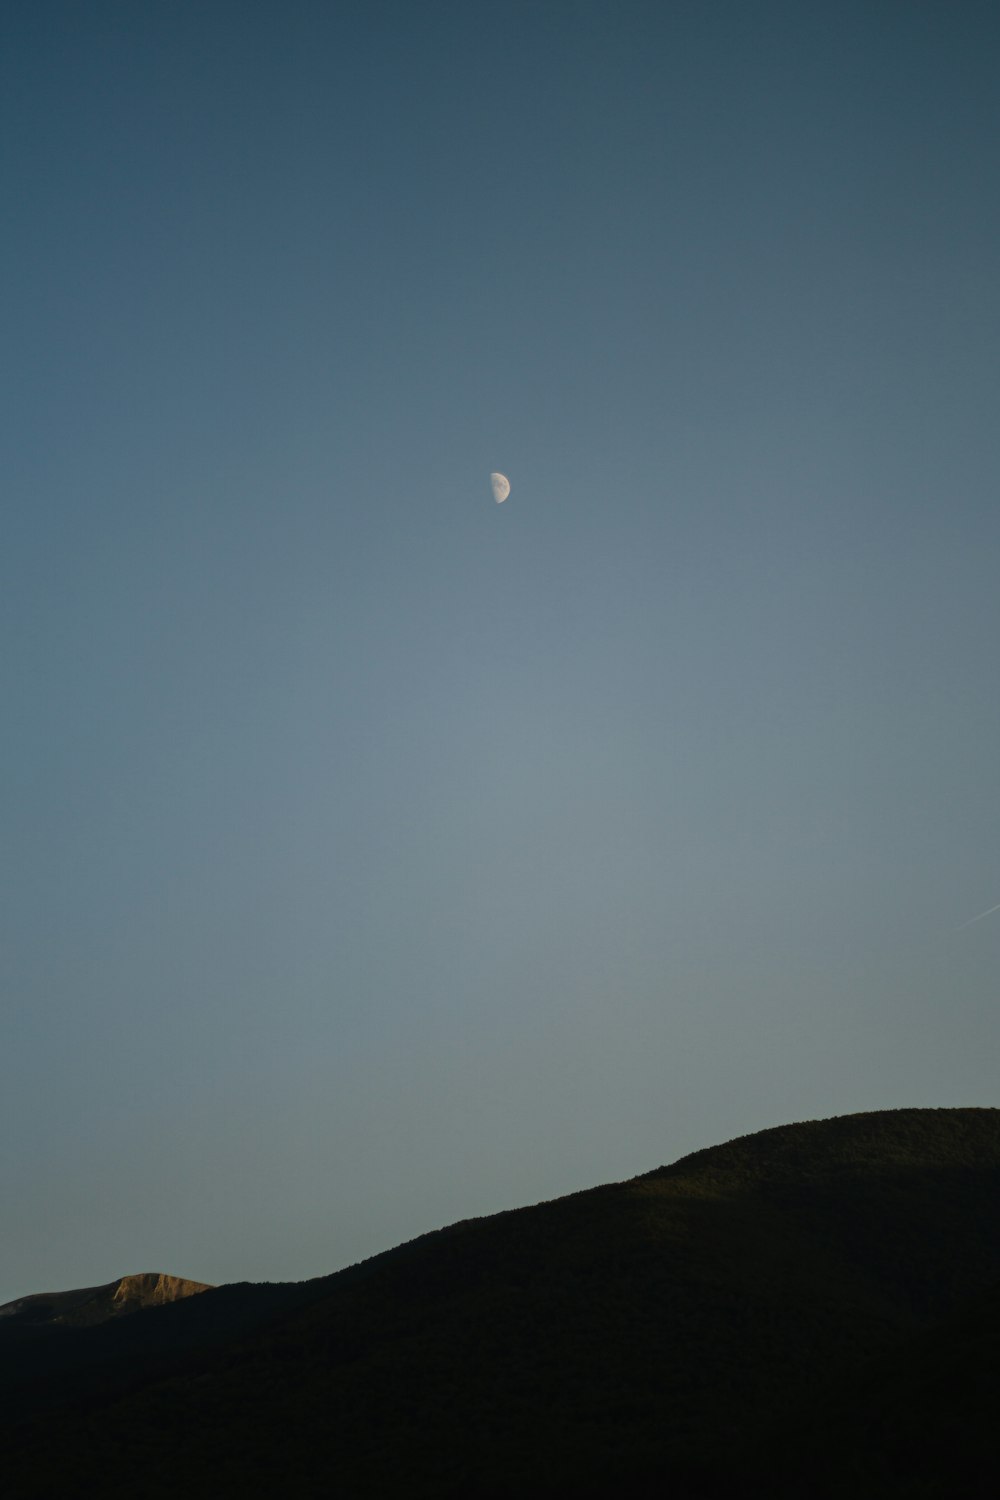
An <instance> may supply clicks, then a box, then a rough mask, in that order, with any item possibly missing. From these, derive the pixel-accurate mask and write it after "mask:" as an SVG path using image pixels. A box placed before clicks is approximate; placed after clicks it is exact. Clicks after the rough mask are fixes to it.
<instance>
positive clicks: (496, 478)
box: [490, 474, 510, 505]
mask: <svg viewBox="0 0 1000 1500" xmlns="http://www.w3.org/2000/svg"><path fill="white" fill-rule="evenodd" d="M490 488H491V489H492V491H493V498H494V500H495V501H496V503H497V504H498V505H502V504H503V503H504V501H505V500H506V498H507V496H508V495H509V494H510V480H509V479H508V478H507V476H506V474H491V475H490Z"/></svg>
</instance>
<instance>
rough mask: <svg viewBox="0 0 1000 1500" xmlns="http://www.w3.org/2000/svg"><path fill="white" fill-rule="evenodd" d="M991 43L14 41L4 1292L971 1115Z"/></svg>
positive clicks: (788, 14) (776, 18)
mask: <svg viewBox="0 0 1000 1500" xmlns="http://www.w3.org/2000/svg"><path fill="white" fill-rule="evenodd" d="M998 43H1000V24H998V21H997V16H996V10H995V7H993V6H992V5H986V4H983V5H979V4H977V3H963V4H961V5H958V6H955V5H954V4H945V3H941V4H936V3H935V4H923V3H917V0H915V3H908V4H902V3H900V4H896V3H892V4H889V3H871V0H866V3H864V4H854V3H843V4H840V5H837V6H832V5H829V4H826V3H823V4H819V3H815V4H814V3H810V0H797V3H794V4H793V3H789V4H780V3H766V0H761V3H759V4H755V5H746V4H735V3H724V0H720V3H718V4H715V5H705V4H703V3H697V4H695V3H691V4H687V3H676V4H670V3H657V4H644V3H625V4H621V5H611V4H607V3H602V4H589V3H586V0H583V3H573V4H570V3H537V0H536V3H532V4H523V5H522V4H489V5H486V4H479V3H475V0H464V3H450V0H449V3H427V4H422V5H419V6H417V5H412V4H408V3H407V4H395V3H365V4H361V3H358V4H353V3H344V4H338V5H325V4H311V3H296V0H292V3H291V4H283V5H280V6H279V5H277V4H272V3H261V4H257V5H253V4H240V5H236V4H228V3H222V0H214V3H213V0H208V3H206V0H200V3H198V4H188V3H186V0H182V3H178V4H175V5H171V6H169V7H168V6H135V5H132V4H124V3H123V4H110V3H103V0H95V3H94V4H91V5H87V6H78V5H70V4H53V3H45V0H36V3H32V4H30V5H28V4H19V3H16V4H12V5H8V6H7V7H5V9H4V13H3V17H2V19H0V142H2V146H0V151H2V157H0V161H2V166H0V173H2V188H3V196H4V202H5V203H6V204H7V206H8V220H9V225H8V232H7V233H6V235H5V236H4V238H3V241H2V243H0V270H2V277H3V288H4V295H3V321H2V329H0V337H2V347H3V350H4V355H3V361H2V367H3V392H2V409H0V440H2V462H3V492H4V507H3V509H4V526H3V547H2V554H0V619H2V629H3V641H4V650H3V657H2V661H0V688H2V694H3V700H2V701H3V705H4V724H5V731H4V740H3V757H4V761H3V772H4V774H3V785H4V798H3V815H2V819H3V820H2V827H0V837H2V845H3V849H4V860H3V879H4V899H3V907H2V918H0V921H2V931H0V950H2V955H3V956H2V965H3V968H2V1004H3V1032H2V1035H3V1047H2V1049H0V1058H2V1064H0V1065H2V1070H3V1073H2V1089H0V1099H2V1104H0V1125H2V1129H3V1138H4V1141H5V1146H6V1150H5V1162H4V1168H3V1172H4V1181H3V1183H2V1191H3V1197H4V1203H5V1205H6V1214H5V1219H6V1230H5V1237H6V1243H5V1246H4V1253H3V1258H2V1263H3V1274H2V1279H0V1300H5V1299H6V1298H12V1297H15V1296H18V1295H23V1294H25V1293H27V1292H32V1291H39V1290H44V1289H47V1288H53V1289H54V1288H58V1287H63V1286H71V1285H85V1284H87V1283H90V1282H97V1281H103V1280H110V1279H111V1278H112V1277H113V1276H116V1275H120V1274H123V1273H125V1272H131V1271H140V1270H147V1269H157V1270H164V1271H169V1272H171V1273H173V1274H177V1275H185V1276H192V1277H196V1278H199V1279H204V1280H210V1281H225V1280H237V1279H250V1280H264V1279H272V1280H276V1279H289V1278H299V1277H304V1276H310V1275H317V1274H321V1273H325V1272H327V1271H331V1270H334V1269H336V1268H337V1267H338V1266H341V1265H343V1264H346V1263H348V1262H350V1261H352V1260H355V1259H358V1258H359V1257H361V1256H364V1255H368V1254H371V1253H374V1252H375V1251H377V1250H380V1249H384V1248H387V1247H388V1246H389V1245H391V1244H394V1243H397V1242H399V1241H400V1240H402V1239H406V1238H410V1237H412V1236H413V1235H415V1234H418V1233H420V1232H422V1231H424V1230H429V1229H433V1228H436V1227H439V1226H440V1225H441V1224H443V1223H447V1222H450V1221H453V1220H455V1219H458V1218H463V1217H469V1216H472V1215H476V1214H482V1213H489V1212H494V1211H497V1210H500V1209H503V1208H508V1207H512V1206H515V1205H518V1204H522V1203H530V1202H534V1201H537V1200H538V1199H541V1198H544V1197H552V1196H555V1195H557V1194H560V1193H564V1192H568V1191H571V1190H574V1189H577V1188H584V1187H589V1186H592V1185H593V1184H595V1183H597V1182H599V1181H602V1180H607V1179H611V1178H620V1177H625V1176H630V1175H633V1174H635V1173H637V1172H640V1171H644V1170H648V1169H650V1168H652V1167H654V1166H656V1165H658V1164H659V1163H661V1162H664V1161H669V1160H672V1159H674V1158H675V1157H677V1156H678V1155H680V1154H682V1153H683V1152H685V1151H688V1150H692V1149H696V1148H698V1147H701V1146H705V1145H709V1144H712V1143H713V1142H715V1141H719V1140H724V1139H727V1138H729V1137H731V1136H733V1135H737V1134H743V1133H746V1132H748V1131H752V1130H756V1129H760V1128H763V1127H765V1126H768V1125H774V1124H780V1123H783V1122H786V1121H788V1120H792V1119H805V1118H814V1117H818V1116H823V1115H829V1114H838V1113H846V1112H849V1111H852V1110H857V1109H866V1108H890V1107H894V1106H899V1105H959V1104H984V1105H985V1104H989V1105H997V1104H1000V1090H998V1085H997V1072H996V1057H997V1055H998V1045H1000V1023H998V1006H997V980H996V975H997V959H998V956H1000V914H998V915H997V916H995V917H994V918H992V919H988V918H987V919H984V920H983V921H982V922H980V923H977V924H975V925H973V926H971V927H967V928H964V929H963V930H962V931H960V932H958V931H956V930H955V929H956V928H958V926H959V924H961V923H963V922H965V921H966V920H967V919H968V918H970V917H971V916H974V915H975V914H976V913H978V912H979V911H982V910H985V909H986V908H987V907H989V906H991V905H992V904H994V903H995V902H997V901H1000V807H998V796H997V792H998V773H997V766H998V765H1000V694H998V692H997V646H998V641H1000V590H998V587H997V577H998V562H1000V558H998V544H1000V505H998V503H997V502H998V494H997V474H998V458H1000V452H998V449H1000V439H998V434H1000V421H998V413H997V395H998V353H1000V337H998V334H1000V276H998V265H1000V261H998V249H1000V246H998V239H1000V210H998V205H997V195H996V179H997V168H998V143H1000V99H998V96H997V91H996V87H995V78H996V67H997V61H998ZM494 469H499V470H502V471H503V472H504V473H506V474H508V475H509V477H510V480H511V487H512V489H511V496H510V499H509V500H508V501H507V502H506V504H504V505H503V506H497V505H495V504H494V502H493V500H492V498H491V495H490V489H489V474H490V471H491V470H494Z"/></svg>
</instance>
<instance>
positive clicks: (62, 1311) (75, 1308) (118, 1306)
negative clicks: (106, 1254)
mask: <svg viewBox="0 0 1000 1500" xmlns="http://www.w3.org/2000/svg"><path fill="white" fill-rule="evenodd" d="M210 1290H211V1288H210V1286H209V1285H208V1283H207V1282H204V1281H186V1280H185V1279H184V1277H182V1276H165V1275H164V1274H163V1273H162V1272H160V1271H141V1272H140V1273H139V1274H138V1275H136V1276H120V1277H119V1278H118V1280H117V1281H109V1282H108V1283H107V1285H106V1286H87V1287H78V1288H77V1289H76V1290H75V1291H69V1292H39V1293H37V1294H36V1295H34V1296H32V1297H20V1298H18V1299H17V1300H16V1301H15V1302H8V1303H6V1304H5V1305H4V1306H3V1307H0V1318H4V1319H10V1320H11V1321H13V1322H17V1323H22V1324H24V1323H31V1324H38V1323H54V1324H62V1325H64V1326H69V1327H74V1328H89V1327H91V1326H92V1325H93V1324H95V1323H104V1322H106V1321H107V1320H108V1319H109V1318H118V1317H121V1316H123V1315H124V1314H126V1313H133V1312H139V1311H140V1310H141V1309H142V1308H144V1307H160V1306H161V1305H162V1304H163V1303H164V1302H176V1301H178V1300H179V1299H180V1298H181V1297H192V1296H194V1295H195V1293H196V1292H207V1291H210Z"/></svg>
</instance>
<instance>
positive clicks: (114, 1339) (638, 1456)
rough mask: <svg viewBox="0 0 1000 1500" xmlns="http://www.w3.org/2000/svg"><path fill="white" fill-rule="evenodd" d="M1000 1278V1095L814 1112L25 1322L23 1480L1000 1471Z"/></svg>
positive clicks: (4, 1437) (644, 1480) (8, 1463)
mask: <svg viewBox="0 0 1000 1500" xmlns="http://www.w3.org/2000/svg"><path fill="white" fill-rule="evenodd" d="M998 1291H1000V1111H997V1110H975V1109H970V1110H898V1111H891V1112H886V1113H881V1114H867V1115H853V1116H847V1117H844V1118H841V1119H834V1120H826V1121H818V1122H814V1123H811V1124H805V1125H793V1126H787V1127H783V1128H781V1129H778V1130H770V1131H765V1132H762V1133H761V1134H759V1135H756V1136H749V1137H746V1138H744V1139H742V1140H738V1141H734V1142H731V1143H730V1144H729V1145H726V1146H722V1147H718V1148H715V1149H712V1150H708V1151H703V1152H699V1153H697V1154H695V1155H694V1156H690V1157H686V1158H685V1159H684V1160H682V1161H680V1162H678V1163H676V1164H675V1165H674V1166H671V1167H666V1168H663V1169H660V1170H658V1171H655V1172H651V1173H649V1174H648V1175H646V1176H644V1177H639V1178H636V1179H635V1180H634V1181H632V1182H628V1183H623V1184H618V1185H615V1186H610V1187H603V1188H596V1189H593V1190H592V1191H590V1192H585V1193H578V1194H575V1195H573V1196H572V1197H569V1198H564V1199H561V1200H558V1201H557V1202H554V1203H546V1204H541V1205H539V1206H537V1207H535V1208H531V1209H524V1210H519V1211H517V1212H513V1213H507V1214H500V1215H497V1216H496V1217H494V1218H490V1219H480V1220H473V1221H469V1222H466V1223H462V1224H458V1225H455V1226H453V1227H452V1228H450V1229H447V1230H442V1231H440V1232H438V1233H436V1234H431V1235H426V1236H424V1237H423V1238H421V1239H419V1240H415V1241H413V1242H412V1243H410V1244H408V1245H403V1246H401V1247H400V1248H399V1249H397V1250H393V1251H390V1252H388V1253H387V1254H385V1255H381V1256H377V1257H375V1258H374V1259H373V1260H370V1261H367V1262H364V1263H363V1264H362V1265H360V1266H355V1267H352V1268H351V1269H350V1270H347V1271H344V1272H341V1273H339V1274H337V1275H336V1276H332V1277H328V1278H324V1279H322V1280H318V1281H313V1282H305V1283H301V1284H298V1285H292V1286H284V1287H280V1286H278V1287H250V1286H233V1287H223V1288H220V1289H218V1290H217V1291H208V1292H204V1293H202V1294H201V1295H199V1296H197V1297H194V1298H191V1299H188V1300H187V1301H186V1302H183V1303H178V1304H175V1305H173V1306H171V1307H162V1308H157V1309H155V1310H153V1311H151V1312H143V1313H139V1314H136V1316H134V1317H132V1318H128V1319H123V1320H120V1321H119V1322H117V1323H115V1324H112V1325H106V1326H104V1327H103V1328H100V1329H88V1330H60V1331H59V1333H60V1336H59V1337H58V1338H49V1339H48V1340H46V1341H45V1343H44V1346H43V1345H42V1344H40V1343H35V1344H33V1345H31V1347H28V1346H27V1345H23V1346H22V1347H20V1348H17V1349H15V1348H14V1347H12V1346H11V1345H10V1344H9V1343H8V1344H6V1345H5V1341H4V1339H3V1338H2V1337H0V1381H2V1382H3V1383H4V1386H5V1388H4V1389H0V1409H3V1410H4V1411H5V1412H7V1413H8V1414H9V1415H8V1419H7V1427H6V1430H5V1431H3V1432H0V1441H2V1442H3V1444H4V1452H5V1477H7V1478H8V1479H9V1480H10V1481H11V1483H12V1489H10V1490H9V1492H11V1493H14V1494H16V1495H33V1494H37V1495H48V1494H59V1495H71V1494H74V1493H77V1492H78V1491H79V1492H82V1490H83V1489H84V1488H85V1487H87V1486H88V1483H89V1485H90V1486H95V1485H96V1487H97V1488H98V1489H99V1491H100V1492H101V1493H102V1494H104V1495H126V1494H127V1495H130V1496H150V1497H153V1496H166V1495H176V1494H185V1495H205V1496H208V1495H212V1496H216V1495H218V1496H223V1495H272V1494H274V1495H277V1494H282V1495H292V1496H297V1495H302V1496H306V1495H320V1494H324V1495H325V1494H329V1493H334V1494H338V1495H341V1496H345V1497H348V1496H355V1495H357V1496H368V1495H371V1496H388V1495H406V1496H420V1495H424V1496H431V1495H434V1496H438V1495H447V1494H453V1495H477V1494H483V1495H488V1494H496V1495H501V1494H503V1495H508V1494H509V1495H515V1494H517V1495H533V1494H538V1495H545V1494H571V1493H588V1492H598V1493H602V1492H603V1493H611V1492H613V1491H614V1490H615V1489H619V1490H620V1489H622V1487H624V1486H632V1487H633V1488H635V1487H636V1486H637V1485H640V1484H642V1485H650V1484H653V1485H655V1488H656V1491H657V1492H658V1493H665V1494H673V1495H676V1496H678V1497H685V1496H690V1497H698V1496H720V1497H721V1496H722V1495H726V1496H731V1495H738V1494H743V1493H748V1492H749V1489H750V1486H751V1485H756V1486H757V1487H762V1488H763V1490H764V1492H765V1493H769V1494H773V1495H788V1496H791V1495H801V1494H803V1493H809V1494H811V1495H830V1496H833V1495H845V1496H846V1495H853V1496H857V1495H872V1496H874V1495H879V1496H886V1495H889V1496H892V1495H899V1496H902V1495H908V1496H909V1495H926V1496H933V1495H942V1496H943V1495H953V1494H962V1495H972V1494H975V1493H978V1492H981V1493H983V1494H984V1495H985V1494H988V1493H993V1487H992V1485H990V1486H989V1487H983V1488H982V1489H981V1490H980V1488H979V1486H980V1473H981V1466H982V1464H983V1462H984V1460H985V1459H986V1458H987V1457H988V1456H989V1451H990V1448H991V1447H992V1443H991V1437H990V1434H991V1430H992V1422H993V1419H992V1411H993V1409H994V1406H995V1401H996V1396H997V1394H998V1393H1000V1392H998V1382H997V1377H996V1373H995V1372H996V1368H997V1358H998V1352H1000V1297H998ZM54 1433H58V1435H59V1444H58V1448H57V1447H56V1445H55V1444H54V1443H53V1434H54Z"/></svg>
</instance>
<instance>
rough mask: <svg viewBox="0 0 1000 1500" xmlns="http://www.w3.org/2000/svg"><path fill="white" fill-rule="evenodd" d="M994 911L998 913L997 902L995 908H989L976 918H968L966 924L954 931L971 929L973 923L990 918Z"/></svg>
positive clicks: (999, 908)
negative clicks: (964, 928) (965, 928)
mask: <svg viewBox="0 0 1000 1500" xmlns="http://www.w3.org/2000/svg"><path fill="white" fill-rule="evenodd" d="M995 911H1000V901H998V902H997V904H996V906H991V907H989V908H988V909H987V910H986V911H981V912H980V913H979V916H978V917H970V918H969V920H968V921H967V922H963V923H962V924H961V926H959V927H956V928H955V931H956V932H961V931H962V928H963V927H971V926H972V924H973V922H981V921H982V920H983V918H984V917H991V916H992V915H993V913H994V912H995Z"/></svg>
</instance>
